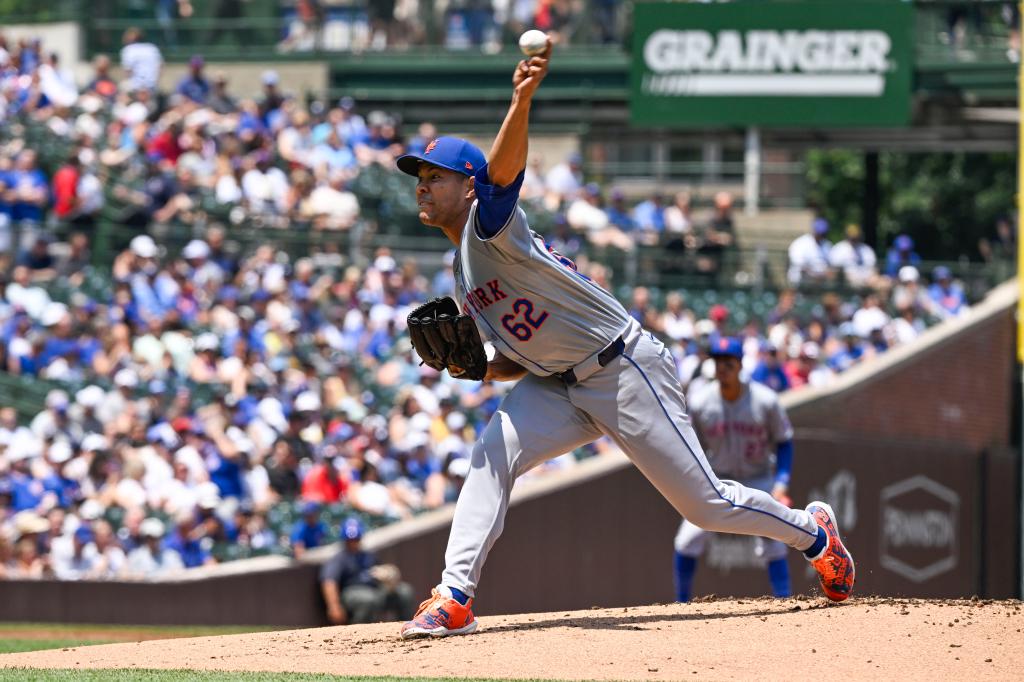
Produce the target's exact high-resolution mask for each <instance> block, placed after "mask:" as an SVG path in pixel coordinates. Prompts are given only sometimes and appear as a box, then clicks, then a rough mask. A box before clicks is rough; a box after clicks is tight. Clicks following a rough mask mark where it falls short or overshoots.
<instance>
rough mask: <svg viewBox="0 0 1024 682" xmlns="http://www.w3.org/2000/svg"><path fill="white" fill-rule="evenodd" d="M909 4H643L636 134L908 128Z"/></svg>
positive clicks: (639, 8) (638, 18)
mask: <svg viewBox="0 0 1024 682" xmlns="http://www.w3.org/2000/svg"><path fill="white" fill-rule="evenodd" d="M912 11H913V10H912V7H911V6H910V4H909V3H901V2H878V1H870V0H866V1H865V2H856V3H835V2H815V1H813V0H808V1H806V2H772V3H747V2H734V3H724V4H703V3H678V2H674V3H654V2H650V3H646V2H641V3H637V5H636V6H635V9H634V27H635V28H634V35H633V71H632V93H631V100H630V107H631V112H632V121H633V123H634V124H637V125H658V126H711V125H775V126H807V125H815V126H832V127H834V126H883V125H884V126H899V125H906V124H907V122H908V120H909V115H910V78H911V71H912V64H911V59H912V58H911V55H912V42H911V22H912V16H913V15H912Z"/></svg>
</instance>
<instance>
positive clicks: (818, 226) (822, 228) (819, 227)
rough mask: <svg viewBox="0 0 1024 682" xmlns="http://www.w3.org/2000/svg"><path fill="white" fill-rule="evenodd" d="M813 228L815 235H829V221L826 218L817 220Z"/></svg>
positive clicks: (812, 225) (812, 224)
mask: <svg viewBox="0 0 1024 682" xmlns="http://www.w3.org/2000/svg"><path fill="white" fill-rule="evenodd" d="M811 228H812V230H813V231H814V234H817V235H824V234H828V221H827V220H825V219H824V218H815V219H814V222H813V223H811Z"/></svg>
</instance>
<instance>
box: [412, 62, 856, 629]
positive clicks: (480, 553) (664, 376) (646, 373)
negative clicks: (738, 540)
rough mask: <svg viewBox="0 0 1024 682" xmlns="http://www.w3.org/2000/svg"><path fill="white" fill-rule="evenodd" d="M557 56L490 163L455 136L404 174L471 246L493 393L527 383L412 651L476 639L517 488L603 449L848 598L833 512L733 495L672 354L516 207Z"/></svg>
mask: <svg viewBox="0 0 1024 682" xmlns="http://www.w3.org/2000/svg"><path fill="white" fill-rule="evenodd" d="M550 54H551V46H550V44H549V46H548V49H547V51H545V53H544V54H543V55H541V56H537V57H532V58H530V59H529V60H524V61H521V62H519V64H518V65H517V66H516V69H515V72H514V75H513V86H514V92H513V95H512V102H511V104H510V106H509V110H508V113H507V115H506V117H505V120H504V122H503V124H502V127H501V130H500V131H499V133H498V136H497V137H496V138H495V141H494V144H493V146H492V147H491V153H490V158H489V159H485V158H484V155H483V153H481V152H480V150H479V149H477V148H476V147H474V146H473V145H472V144H470V143H469V142H467V141H465V140H461V139H457V138H450V137H441V138H438V139H436V140H434V141H432V142H431V143H430V144H428V145H427V147H426V149H425V150H424V152H423V153H422V154H415V155H406V156H403V157H401V158H399V159H398V162H397V163H398V168H399V169H400V170H402V171H403V172H405V173H408V174H410V175H415V176H416V177H417V178H418V183H417V185H416V200H417V206H418V208H419V212H420V214H419V217H420V221H421V222H423V223H424V224H425V225H428V226H433V227H436V228H439V229H440V230H441V231H442V232H443V233H444V234H445V236H447V237H448V238H449V239H450V240H451V242H452V243H453V244H455V245H456V246H457V247H458V253H457V255H456V258H455V276H456V283H457V294H458V297H459V304H460V306H461V308H462V310H463V312H465V313H467V314H470V315H472V316H473V318H474V319H475V320H476V323H477V326H478V328H479V330H480V331H481V333H482V334H483V335H484V336H485V337H486V338H488V339H489V340H491V342H492V343H493V344H494V346H495V349H496V353H495V355H494V358H493V359H492V360H491V361H490V362H489V364H488V370H487V376H486V379H487V380H492V381H518V383H517V384H516V385H515V386H514V387H513V389H512V390H511V391H510V392H509V393H508V395H506V396H505V399H504V400H503V401H502V403H501V405H500V406H499V408H498V410H497V412H496V413H495V414H494V416H493V417H492V418H491V420H490V422H489V423H488V425H487V427H486V428H485V429H484V431H483V433H482V434H481V436H480V438H479V440H478V441H477V442H476V444H475V445H474V447H473V452H472V456H471V469H470V473H469V475H468V476H467V478H466V482H465V485H464V487H463V489H462V493H461V495H460V496H459V500H458V502H457V504H456V508H455V517H454V520H453V521H452V529H451V534H450V536H449V540H448V549H447V551H446V553H445V570H444V572H443V574H442V576H441V583H440V584H439V585H438V586H437V588H435V589H434V590H433V592H432V594H431V596H430V597H429V598H427V599H426V600H425V601H424V602H423V603H422V604H421V605H420V608H419V610H418V611H417V614H416V616H415V618H414V619H413V620H411V621H409V622H408V623H406V624H405V625H403V627H402V630H401V635H402V637H416V636H423V635H433V636H443V635H453V634H467V633H470V632H473V631H474V630H475V629H476V625H477V624H476V620H475V618H474V616H473V613H472V605H473V595H474V593H475V591H476V587H477V584H478V582H479V580H480V573H481V569H482V568H483V564H484V561H485V560H486V558H487V554H488V552H489V551H490V549H491V546H492V545H493V544H494V542H495V541H496V540H497V539H498V536H499V535H500V534H501V531H502V528H503V526H504V520H505V512H506V510H507V508H508V502H509V495H510V494H511V492H512V485H513V483H515V480H516V478H517V477H518V476H519V475H520V474H522V473H524V472H526V471H528V470H530V469H531V468H533V467H535V466H537V465H538V464H540V463H541V462H544V461H546V460H548V459H550V458H552V457H556V456H558V455H561V454H563V453H565V452H570V451H572V450H574V449H575V448H577V447H579V446H581V445H583V444H585V443H589V442H591V441H594V440H596V439H597V438H600V437H601V436H602V435H606V436H608V437H610V438H611V439H612V440H614V441H615V442H616V443H617V444H618V446H619V447H620V448H621V449H622V451H623V452H624V453H625V454H626V455H627V456H628V457H629V458H630V459H631V460H632V461H633V463H634V464H635V465H636V466H637V468H638V469H640V471H641V472H642V473H643V474H644V475H645V476H646V477H647V478H648V479H649V480H650V481H651V482H652V483H653V484H654V486H655V487H656V488H657V489H658V490H659V491H660V492H661V493H662V494H663V495H664V496H665V497H666V498H667V499H668V500H669V502H671V503H672V505H673V506H674V507H675V508H676V509H677V510H678V511H679V513H680V514H682V515H683V516H684V517H686V518H687V519H689V520H691V521H693V522H694V523H696V524H698V525H699V526H701V527H702V528H707V529H708V530H714V531H722V532H728V533H743V534H748V535H759V536H765V537H769V538H772V539H776V540H779V541H781V542H783V543H785V544H786V545H789V546H790V547H794V548H796V549H798V550H801V551H803V552H805V554H807V556H808V558H809V559H811V560H812V564H813V565H814V566H815V567H816V569H817V570H818V572H819V574H820V575H821V580H822V585H823V587H824V589H825V592H826V594H828V596H829V597H830V598H832V599H835V600H842V599H845V598H846V597H847V596H848V595H849V593H850V590H851V589H852V587H853V561H852V559H851V558H850V556H849V554H848V553H847V552H846V550H845V548H844V547H843V545H842V542H841V540H840V539H839V534H838V532H837V530H836V527H835V521H834V515H833V514H832V512H831V509H829V507H828V505H826V504H824V503H820V502H816V503H812V505H811V506H809V507H808V509H807V510H802V509H801V510H795V509H789V508H787V507H785V506H783V505H781V504H779V503H778V502H777V501H776V500H774V499H772V497H771V495H769V494H767V493H764V492H762V491H760V490H754V489H751V488H746V487H744V486H742V485H740V484H738V483H734V482H731V481H720V480H719V479H718V478H717V477H716V476H715V474H714V473H713V472H712V470H711V467H710V466H709V465H708V461H707V459H706V458H705V457H704V453H703V451H702V450H701V447H700V443H699V442H698V440H697V436H696V434H695V433H694V431H693V429H692V428H691V426H690V420H689V417H688V416H687V414H686V408H685V402H684V399H683V391H682V388H681V387H680V385H679V381H678V379H677V378H676V371H675V364H674V362H673V360H672V356H671V354H670V353H669V352H668V350H667V349H666V348H665V346H664V345H663V344H662V343H661V342H659V341H658V340H657V339H655V338H654V337H653V336H652V335H651V334H650V333H648V332H645V331H644V330H643V329H641V327H640V325H639V324H638V323H636V322H635V321H634V320H633V319H632V318H631V317H630V316H629V315H628V314H627V312H626V310H625V309H624V308H623V307H622V305H621V304H620V303H619V302H618V301H617V300H616V299H615V297H613V296H612V295H611V294H609V293H608V292H607V291H605V290H603V289H602V288H600V287H599V286H597V285H595V284H594V283H593V282H591V281H590V280H589V279H587V277H585V276H583V275H582V274H581V273H579V272H577V271H576V268H575V266H574V265H573V264H572V263H571V262H570V261H568V260H567V259H565V258H563V257H561V256H560V255H559V254H557V253H555V252H553V251H552V250H551V249H549V248H548V247H547V246H546V245H545V243H544V241H543V239H541V238H540V237H539V236H538V235H536V234H534V233H533V232H531V231H530V228H529V225H528V224H527V220H526V215H525V214H524V213H523V211H522V210H521V209H520V208H519V207H518V204H517V202H518V195H519V188H520V186H521V184H522V182H523V171H524V169H525V167H526V158H527V146H528V145H527V130H528V121H529V113H530V103H531V100H532V97H533V93H534V92H535V90H536V89H537V86H538V85H539V84H540V81H541V80H542V79H543V78H544V76H545V75H546V73H547V69H548V59H549V57H550Z"/></svg>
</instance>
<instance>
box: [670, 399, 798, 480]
mask: <svg viewBox="0 0 1024 682" xmlns="http://www.w3.org/2000/svg"><path fill="white" fill-rule="evenodd" d="M690 416H691V417H692V418H693V421H694V426H695V427H696V429H697V433H698V434H699V435H700V437H701V442H702V443H704V447H705V448H706V449H707V456H708V461H709V462H711V466H712V468H713V469H714V470H715V473H717V474H718V475H719V476H725V477H727V478H736V479H740V480H752V479H757V478H762V477H766V476H770V475H771V474H772V469H773V468H774V465H775V447H776V445H778V444H779V443H783V442H785V441H787V440H791V439H792V438H793V426H792V425H791V424H790V423H789V417H788V416H787V415H786V410H785V408H783V407H782V404H781V403H780V402H779V396H778V394H777V393H776V392H775V391H773V390H772V389H770V388H768V387H767V386H765V385H764V384H760V383H758V382H756V381H749V382H743V388H742V390H741V392H740V397H739V398H738V399H737V400H735V401H732V402H730V401H728V400H726V399H725V398H723V397H722V389H721V386H720V385H719V383H718V382H717V381H712V382H711V383H709V384H708V385H706V386H704V387H702V388H701V389H700V390H699V391H697V392H696V393H695V394H693V395H692V396H691V397H690Z"/></svg>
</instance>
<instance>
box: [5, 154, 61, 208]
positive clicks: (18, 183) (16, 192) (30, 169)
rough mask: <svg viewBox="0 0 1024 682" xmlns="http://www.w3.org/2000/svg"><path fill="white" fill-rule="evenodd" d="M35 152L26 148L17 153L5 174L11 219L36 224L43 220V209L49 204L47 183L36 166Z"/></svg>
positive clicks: (44, 176)
mask: <svg viewBox="0 0 1024 682" xmlns="http://www.w3.org/2000/svg"><path fill="white" fill-rule="evenodd" d="M37 160H38V159H37V156H36V152H35V151H34V150H31V149H26V150H24V151H22V152H21V153H20V154H18V158H17V159H16V160H15V162H14V169H13V170H12V171H11V172H10V173H8V174H7V186H8V188H9V189H8V190H7V192H8V201H9V202H10V205H11V220H12V221H14V222H18V221H25V222H28V223H30V224H33V225H38V224H40V223H42V221H43V209H45V208H46V206H47V205H48V204H49V199H50V194H49V191H48V186H49V183H48V182H47V180H46V175H45V174H44V173H43V171H42V170H40V169H39V168H38V167H37V165H36V164H37Z"/></svg>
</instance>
